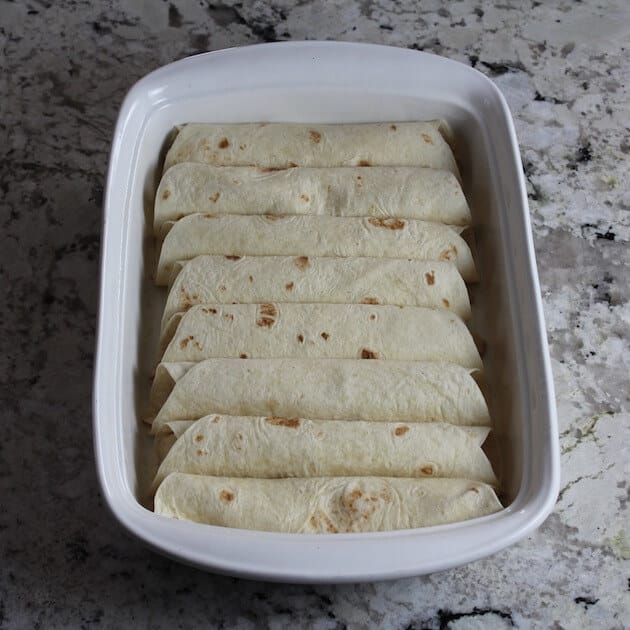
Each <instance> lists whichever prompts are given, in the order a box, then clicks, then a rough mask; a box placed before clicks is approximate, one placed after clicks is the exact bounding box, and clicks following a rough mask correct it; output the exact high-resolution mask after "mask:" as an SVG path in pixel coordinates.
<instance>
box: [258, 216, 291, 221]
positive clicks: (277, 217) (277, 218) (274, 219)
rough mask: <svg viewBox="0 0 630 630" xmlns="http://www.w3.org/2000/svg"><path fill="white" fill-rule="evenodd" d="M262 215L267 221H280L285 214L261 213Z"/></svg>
mask: <svg viewBox="0 0 630 630" xmlns="http://www.w3.org/2000/svg"><path fill="white" fill-rule="evenodd" d="M263 217H264V218H265V219H267V221H280V220H281V219H286V218H287V217H286V215H285V214H263Z"/></svg>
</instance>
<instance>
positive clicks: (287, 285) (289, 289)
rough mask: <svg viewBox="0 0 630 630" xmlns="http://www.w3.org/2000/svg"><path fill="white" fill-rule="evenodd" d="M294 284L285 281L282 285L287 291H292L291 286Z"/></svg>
mask: <svg viewBox="0 0 630 630" xmlns="http://www.w3.org/2000/svg"><path fill="white" fill-rule="evenodd" d="M294 286H295V285H294V284H293V282H287V283H286V284H285V285H284V288H285V289H286V290H287V291H293V287H294Z"/></svg>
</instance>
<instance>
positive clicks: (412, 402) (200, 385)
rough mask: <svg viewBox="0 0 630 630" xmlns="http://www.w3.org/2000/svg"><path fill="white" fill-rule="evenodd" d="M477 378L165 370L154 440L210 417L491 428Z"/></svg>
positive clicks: (374, 363) (275, 363) (222, 367)
mask: <svg viewBox="0 0 630 630" xmlns="http://www.w3.org/2000/svg"><path fill="white" fill-rule="evenodd" d="M472 372H474V370H468V369H466V368H463V367H461V366H459V365H454V364H452V363H445V362H421V361H383V360H379V359H376V360H364V359H356V360H355V359H206V360H205V361H201V362H200V363H195V364H190V363H188V364H186V366H185V367H182V364H179V363H161V364H160V365H159V366H158V368H157V369H156V374H155V383H154V392H155V391H159V392H160V394H161V396H162V398H161V399H156V398H154V401H155V403H156V405H161V408H160V410H159V412H158V414H157V416H156V417H155V419H154V421H153V427H152V432H153V433H161V432H164V431H165V430H166V429H165V425H166V423H168V422H171V421H173V420H196V419H198V418H201V417H203V416H206V415H208V414H211V413H216V414H227V415H234V416H282V417H285V418H293V417H305V418H312V419H320V418H324V419H330V420H373V421H378V422H398V421H404V422H451V423H452V424H457V425H465V426H490V416H489V414H488V406H487V404H486V401H485V399H484V397H483V394H482V393H481V390H480V389H479V386H478V385H477V383H476V382H475V380H474V379H473V377H472ZM171 388H172V389H171ZM169 389H170V393H169ZM165 395H168V397H167V398H166V401H165V402H164V403H163V404H161V401H162V400H163V397H164V396H165Z"/></svg>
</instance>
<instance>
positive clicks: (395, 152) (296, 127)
mask: <svg viewBox="0 0 630 630" xmlns="http://www.w3.org/2000/svg"><path fill="white" fill-rule="evenodd" d="M444 128H445V123H444V122H443V121H439V120H435V121H429V122H396V123H389V122H387V123H385V122H380V123H360V124H334V125H320V124H293V123H244V124H199V123H192V124H187V125H184V126H182V127H180V128H179V129H178V133H177V136H176V137H175V140H174V141H173V144H172V145H171V148H170V149H169V151H168V153H167V155H166V160H165V162H164V171H166V170H168V169H169V168H170V167H171V166H173V164H179V163H181V162H202V163H205V164H213V165H214V166H258V167H263V168H287V167H291V166H315V167H321V166H328V167H330V166H422V167H427V168H435V169H444V170H448V171H451V172H452V173H454V174H456V175H459V173H458V170H457V164H456V163H455V158H454V157H453V152H452V151H451V148H450V147H449V145H448V144H447V142H446V140H445V139H444V137H443V136H442V133H441V131H443V130H444Z"/></svg>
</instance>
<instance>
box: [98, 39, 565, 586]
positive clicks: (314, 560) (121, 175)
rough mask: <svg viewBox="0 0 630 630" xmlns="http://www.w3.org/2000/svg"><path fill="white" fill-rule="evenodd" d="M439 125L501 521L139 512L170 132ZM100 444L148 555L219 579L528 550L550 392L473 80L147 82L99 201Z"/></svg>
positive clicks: (555, 472)
mask: <svg viewBox="0 0 630 630" xmlns="http://www.w3.org/2000/svg"><path fill="white" fill-rule="evenodd" d="M435 118H444V119H446V120H447V121H448V122H449V124H450V126H451V127H452V130H453V132H454V137H455V145H454V151H455V155H456V158H457V160H458V163H459V165H460V169H461V172H462V177H463V184H464V191H465V193H466V195H467V197H468V200H469V202H470V205H471V208H472V213H473V222H474V226H473V229H474V236H475V240H476V247H477V254H476V260H477V265H478V268H479V272H480V276H481V282H480V284H479V285H478V286H476V287H475V288H474V289H473V293H472V299H473V311H474V314H473V320H472V323H471V328H472V330H473V331H474V332H475V333H476V334H478V335H480V336H481V337H482V338H483V339H485V341H486V345H487V350H486V354H485V356H484V363H485V368H486V369H485V380H486V385H487V391H488V397H489V404H490V411H491V414H492V417H493V422H494V431H495V437H496V446H497V448H496V453H497V454H496V455H495V456H494V458H493V463H494V465H495V469H496V472H497V474H498V475H499V478H500V479H501V482H502V489H503V495H502V498H503V502H504V505H506V506H507V507H506V508H505V509H504V510H502V511H501V512H499V513H497V514H494V515H491V516H487V517H484V518H481V519H475V520H471V521H467V522H463V523H456V524H451V525H445V526H438V527H430V528H424V529H416V530H404V531H396V532H385V533H371V534H332V535H302V534H299V535H298V534H292V535H287V534H275V533H267V532H256V531H247V530H238V529H227V528H221V527H212V526H207V525H199V524H195V523H189V522H184V521H177V520H172V519H167V518H164V517H160V516H157V515H155V514H154V513H153V512H151V511H150V510H149V509H147V508H146V507H145V505H146V504H147V502H146V488H147V486H148V483H149V481H150V480H148V479H146V476H147V474H148V473H146V472H144V471H146V470H147V466H146V460H145V458H146V457H147V456H148V455H147V445H148V444H149V442H150V438H149V437H148V430H147V429H146V427H145V426H143V425H142V423H141V421H140V419H141V418H142V415H143V413H144V410H145V404H146V397H147V394H148V390H149V384H150V383H149V381H150V376H151V373H152V371H153V368H154V366H155V360H156V356H155V348H156V347H157V335H158V324H159V320H160V313H161V308H162V306H163V302H164V298H165V294H164V290H163V289H157V288H155V287H154V286H153V282H152V274H153V270H154V262H155V251H154V246H153V237H152V230H151V225H152V216H151V215H152V204H153V196H154V192H155V189H156V186H157V182H158V180H159V176H160V169H161V164H162V160H163V157H164V152H165V148H166V147H167V145H168V139H169V135H170V134H171V132H172V130H173V128H174V127H175V125H177V124H179V123H182V122H187V121H195V122H206V121H207V122H251V121H284V122H287V121H289V122H290V121H293V122H322V123H323V122H338V123H341V122H368V121H381V120H382V121H403V120H429V119H435ZM94 446H95V453H96V465H97V468H98V474H99V478H100V482H101V486H102V491H103V494H104V496H105V498H106V501H107V503H108V505H109V507H110V509H111V511H112V512H113V514H114V515H115V517H116V518H117V519H118V521H119V522H120V523H121V524H122V525H123V526H124V527H125V528H126V529H127V530H128V531H129V532H131V533H132V534H134V535H135V536H137V537H138V538H139V539H141V540H142V541H144V542H145V543H146V544H148V545H150V546H151V547H152V548H154V549H155V550H157V551H159V552H161V553H163V554H165V555H168V556H171V557H173V558H176V559H178V560H180V561H183V562H186V563H190V564H193V565H195V566H198V567H202V568H205V569H208V570H211V571H215V572H221V573H228V574H232V575H240V576H247V577H256V578H263V579H270V580H278V581H291V582H346V581H371V580H377V579H388V578H397V577H403V576H409V575H419V574H425V573H430V572H433V571H438V570H442V569H446V568H449V567H453V566H456V565H460V564H463V563H466V562H470V561H472V560H476V559H478V558H482V557H484V556H487V555H489V554H491V553H494V552H496V551H498V550H499V549H502V548H504V547H506V546H507V545H510V544H512V543H514V542H516V541H517V540H519V539H521V538H523V537H524V536H526V535H527V534H528V533H529V532H530V531H532V529H534V528H535V527H537V526H538V525H540V523H541V522H542V521H543V520H544V519H545V518H546V516H547V515H548V514H549V512H550V511H551V509H552V507H553V505H554V503H555V499H556V496H557V492H558V486H559V450H558V438H557V428H556V414H555V403H554V393H553V383H552V376H551V370H550V365H549V356H548V349H547V343H546V336H545V328H544V322H543V313H542V305H541V299H540V295H539V286H538V278H537V273H536V264H535V260H534V249H533V244H532V237H531V230H530V223H529V215H528V207H527V197H526V194H525V186H524V181H523V175H522V170H521V162H520V157H519V152H518V146H517V140H516V136H515V132H514V126H513V123H512V120H511V117H510V113H509V111H508V108H507V105H506V103H505V100H504V99H503V97H502V95H501V93H500V92H499V90H498V89H497V88H496V87H495V86H494V84H493V83H492V82H491V81H490V80H488V79H487V78H485V77H484V76H483V75H482V74H480V73H479V72H477V71H475V70H473V69H471V68H469V67H467V66H464V65H462V64H459V63H457V62H453V61H450V60H447V59H443V58H440V57H437V56H433V55H429V54H424V53H419V52H415V51H409V50H405V49H398V48H390V47H385V46H375V45H369V44H351V43H337V42H297V43H281V44H263V45H258V46H249V47H246V48H238V49H228V50H222V51H217V52H212V53H207V54H203V55H199V56H195V57H191V58H188V59H184V60H182V61H178V62H176V63H173V64H170V65H168V66H165V67H163V68H161V69H159V70H157V71H155V72H152V73H151V74H149V75H148V76H146V77H145V78H143V79H142V80H140V81H139V82H138V83H136V85H135V86H134V87H133V88H132V89H131V90H130V92H129V94H128V95H127V97H126V99H125V101H124V103H123V105H122V108H121V111H120V114H119V117H118V122H117V125H116V130H115V135H114V140H113V146H112V152H111V158H110V166H109V174H108V179H107V188H106V194H105V204H104V216H103V235H102V247H101V287H100V309H99V328H98V346H97V358H96V366H95V376H94Z"/></svg>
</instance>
